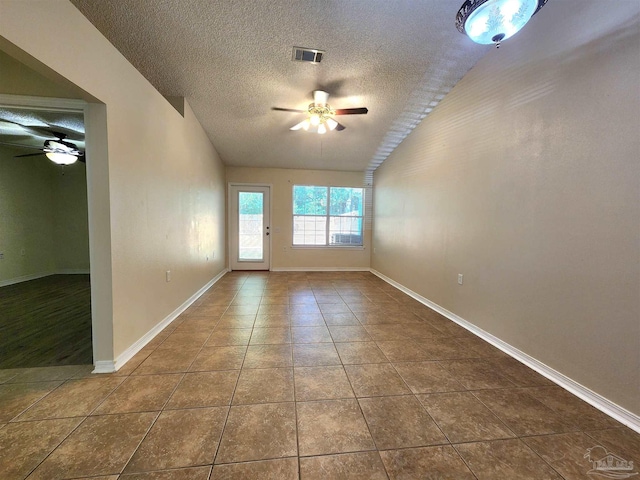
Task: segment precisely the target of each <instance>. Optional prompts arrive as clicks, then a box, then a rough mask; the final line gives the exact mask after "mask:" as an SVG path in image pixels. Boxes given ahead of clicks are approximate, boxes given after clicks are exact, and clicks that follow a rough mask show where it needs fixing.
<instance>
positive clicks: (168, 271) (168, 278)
mask: <svg viewBox="0 0 640 480" xmlns="http://www.w3.org/2000/svg"><path fill="white" fill-rule="evenodd" d="M165 275H166V278H167V282H170V281H171V270H167V272H166V274H165Z"/></svg>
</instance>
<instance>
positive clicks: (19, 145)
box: [0, 142, 42, 150]
mask: <svg viewBox="0 0 640 480" xmlns="http://www.w3.org/2000/svg"><path fill="white" fill-rule="evenodd" d="M0 145H6V146H7V147H18V148H35V149H36V150H42V147H34V146H33V145H21V144H19V143H9V142H0Z"/></svg>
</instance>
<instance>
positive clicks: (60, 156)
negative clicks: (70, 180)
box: [45, 152, 78, 165]
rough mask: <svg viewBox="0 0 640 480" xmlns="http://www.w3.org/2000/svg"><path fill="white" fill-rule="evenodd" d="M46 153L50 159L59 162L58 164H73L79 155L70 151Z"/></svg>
mask: <svg viewBox="0 0 640 480" xmlns="http://www.w3.org/2000/svg"><path fill="white" fill-rule="evenodd" d="M45 155H46V156H47V158H48V159H49V160H51V161H52V162H53V163H57V164H58V165H71V164H72V163H75V162H76V160H78V157H77V156H75V155H72V154H70V153H60V152H45Z"/></svg>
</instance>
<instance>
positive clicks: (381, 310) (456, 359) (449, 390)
mask: <svg viewBox="0 0 640 480" xmlns="http://www.w3.org/2000/svg"><path fill="white" fill-rule="evenodd" d="M89 372H90V369H89V368H88V367H56V368H34V369H24V370H0V472H1V474H0V478H2V480H12V479H23V478H29V479H44V480H55V479H89V478H91V479H95V480H116V479H120V480H178V479H179V480H205V479H208V480H214V479H215V480H220V479H243V480H246V479H260V480H270V479H274V480H276V479H277V480H288V479H298V478H302V479H305V480H306V479H387V478H389V479H413V478H415V479H445V478H446V479H477V480H484V479H492V480H493V479H523V480H526V479H535V480H541V479H566V480H569V479H578V478H592V477H590V476H589V475H588V474H587V472H588V471H589V470H590V469H591V468H592V466H591V464H590V463H589V462H588V459H585V458H584V454H585V453H586V452H587V449H588V448H591V447H594V446H595V447H597V448H601V449H602V450H604V449H606V450H607V451H609V452H611V453H615V454H617V455H618V456H620V457H623V458H625V459H626V460H629V461H632V460H633V461H635V465H638V464H640V454H639V453H638V452H640V435H638V434H636V433H635V432H633V431H632V430H630V429H628V428H626V427H624V426H622V425H620V424H619V423H617V422H615V421H613V420H612V419H611V418H609V417H607V416H606V415H604V414H602V413H600V412H599V411H598V410H596V409H594V408H592V407H591V406H589V405H587V404H586V403H584V402H582V401H580V400H579V399H577V398H576V397H574V396H572V395H571V394H569V393H567V392H566V391H564V390H562V389H561V388H559V387H557V386H555V385H554V384H552V383H551V382H549V381H548V380H546V379H545V378H543V377H541V376H540V375H538V374H537V373H535V372H533V371H532V370H530V369H528V368H526V367H524V366H523V365H521V364H520V363H518V362H516V361H515V360H513V359H511V358H509V357H507V356H506V355H505V354H503V353H502V352H500V351H499V350H497V349H495V348H493V347H492V346H490V345H489V344H487V343H485V342H483V341H481V340H479V339H478V338H476V337H474V336H473V335H471V334H470V333H468V332H467V331H466V330H464V329H463V328H461V327H459V326H458V325H456V324H454V323H452V322H450V321H448V320H446V319H445V318H443V317H441V316H440V315H438V314H436V313H435V312H433V311H432V310H430V309H428V308H426V307H424V306H423V305H421V304H419V303H418V302H416V301H415V300H413V299H411V298H410V297H408V296H406V295H404V294H403V293H401V292H399V291H398V290H396V289H395V288H393V287H391V286H389V285H387V284H385V283H384V282H382V281H381V280H379V279H378V278H377V277H375V276H373V275H371V274H368V273H252V274H248V273H241V272H234V273H230V274H227V275H226V276H225V277H223V279H222V280H220V281H219V282H218V283H217V284H216V285H215V286H214V287H212V288H211V289H210V290H209V291H208V292H207V293H206V294H205V295H203V296H202V297H201V298H200V299H199V300H198V301H197V302H196V304H194V305H193V306H192V307H191V308H189V310H188V311H186V312H185V313H184V314H183V315H181V316H180V317H179V318H178V319H177V320H176V321H174V322H173V323H172V324H171V325H170V326H169V327H167V328H166V329H165V330H164V331H163V332H162V333H161V334H160V335H158V336H157V337H156V338H155V339H154V340H153V341H152V342H151V343H150V344H149V345H148V346H146V347H145V348H144V349H143V350H142V351H141V352H140V353H139V354H138V355H136V356H135V357H134V358H133V359H132V360H131V361H130V362H128V363H127V364H126V365H125V366H124V367H123V368H122V369H121V370H120V371H119V372H117V373H116V374H111V375H91V374H90V373H89ZM594 452H595V451H594ZM598 452H599V453H601V452H602V451H598ZM636 471H637V469H636Z"/></svg>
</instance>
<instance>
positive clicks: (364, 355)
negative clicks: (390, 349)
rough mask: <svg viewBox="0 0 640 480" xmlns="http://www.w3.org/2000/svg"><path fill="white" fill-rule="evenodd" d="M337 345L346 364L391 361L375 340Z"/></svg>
mask: <svg viewBox="0 0 640 480" xmlns="http://www.w3.org/2000/svg"><path fill="white" fill-rule="evenodd" d="M335 345H336V349H337V350H338V355H340V360H342V363H343V364H344V365H348V364H363V363H388V362H389V360H388V359H387V357H385V356H384V353H382V350H380V349H379V348H378V346H377V345H376V344H375V343H374V342H346V343H336V344H335Z"/></svg>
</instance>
